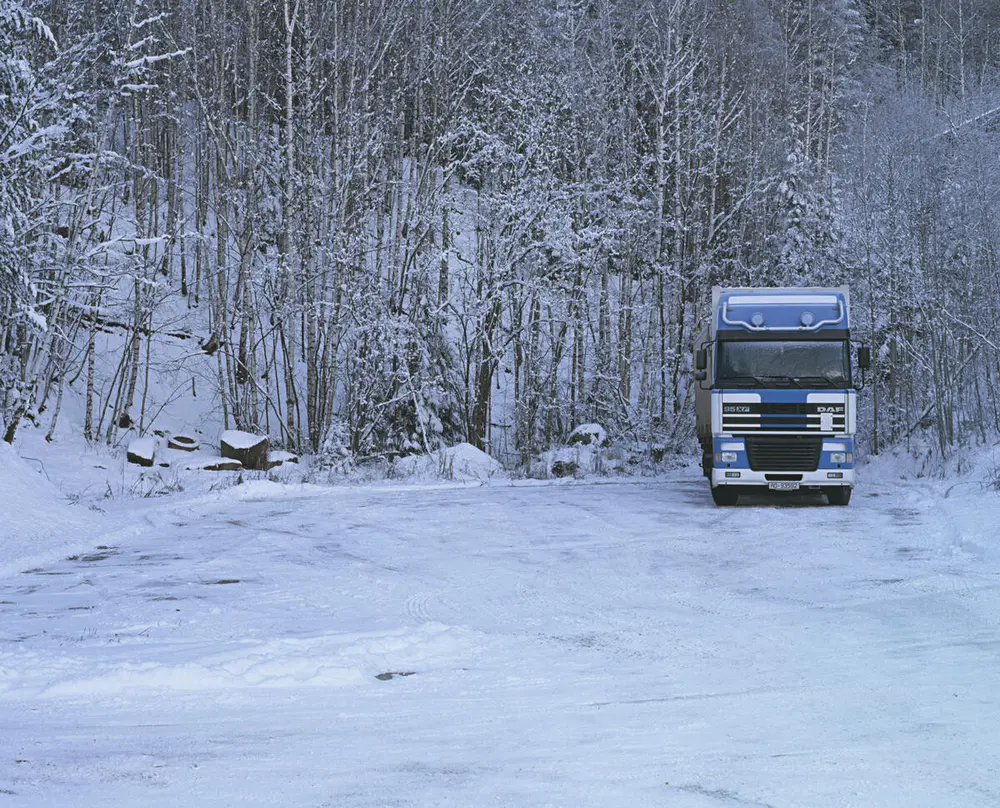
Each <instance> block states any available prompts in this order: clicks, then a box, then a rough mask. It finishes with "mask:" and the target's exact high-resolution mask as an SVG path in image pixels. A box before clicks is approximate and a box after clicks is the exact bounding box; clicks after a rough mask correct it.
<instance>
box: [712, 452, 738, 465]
mask: <svg viewBox="0 0 1000 808" xmlns="http://www.w3.org/2000/svg"><path fill="white" fill-rule="evenodd" d="M737 457H739V455H738V454H736V452H716V453H715V462H716V463H735V462H736V458H737Z"/></svg>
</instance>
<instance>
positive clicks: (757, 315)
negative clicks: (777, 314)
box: [750, 311, 764, 328]
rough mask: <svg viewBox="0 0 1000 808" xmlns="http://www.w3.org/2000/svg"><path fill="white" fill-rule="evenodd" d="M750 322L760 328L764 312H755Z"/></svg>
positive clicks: (762, 323)
mask: <svg viewBox="0 0 1000 808" xmlns="http://www.w3.org/2000/svg"><path fill="white" fill-rule="evenodd" d="M750 322H751V323H753V324H754V325H755V326H757V328H760V327H761V326H762V325H764V312H762V311H755V312H754V313H753V316H752V317H751V318H750Z"/></svg>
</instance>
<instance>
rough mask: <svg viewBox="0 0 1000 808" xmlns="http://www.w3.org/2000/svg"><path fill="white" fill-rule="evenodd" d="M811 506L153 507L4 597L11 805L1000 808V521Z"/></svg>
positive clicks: (896, 496) (697, 502)
mask: <svg viewBox="0 0 1000 808" xmlns="http://www.w3.org/2000/svg"><path fill="white" fill-rule="evenodd" d="M946 493H948V494H949V495H948V496H945V494H946ZM799 502H800V504H802V505H804V507H773V503H763V504H760V503H758V504H756V505H750V506H745V507H744V506H741V507H737V508H728V509H720V508H716V507H714V506H713V505H712V504H711V499H710V497H709V495H708V491H707V489H706V488H705V486H704V484H703V483H702V482H701V481H700V480H698V481H694V480H680V481H674V482H670V481H662V480H657V481H655V482H639V483H636V482H632V483H620V484H617V483H616V484H585V485H523V486H513V485H506V484H500V485H495V486H487V487H472V488H461V487H443V486H438V487H425V488H419V487H396V488H384V489H361V488H349V489H334V490H330V491H320V490H318V489H292V490H291V491H289V490H286V489H282V488H280V487H278V486H276V485H270V484H253V485H249V486H241V487H239V488H235V489H231V490H229V491H226V492H224V493H222V494H214V495H211V496H200V497H193V498H187V499H181V498H174V499H172V500H170V501H165V500H160V501H156V502H153V503H151V504H144V503H140V504H138V505H136V506H135V507H134V508H133V509H132V510H130V511H128V513H129V514H131V515H132V516H131V517H130V518H134V519H136V520H137V521H139V522H141V525H140V527H139V528H137V529H135V530H131V531H129V532H121V531H119V532H118V533H117V534H112V533H109V534H108V535H109V537H108V538H107V539H105V540H102V541H99V542H95V545H94V548H93V549H92V550H91V551H89V552H87V553H84V554H79V555H76V556H74V557H72V558H70V559H63V560H59V561H53V562H52V563H50V564H45V565H43V566H41V567H37V568H34V569H31V570H28V571H25V572H22V573H20V574H17V575H14V576H9V577H6V578H0V621H2V622H0V649H2V655H0V805H3V806H12V807H13V806H29V805H30V806H56V805H73V806H102V807H104V806H140V805H141V806H143V808H153V806H171V808H176V806H184V808H196V807H197V806H345V808H346V807H354V806H359V807H360V806H372V807H374V806H442V805H447V806H678V807H679V808H688V807H691V808H694V807H696V806H706V807H711V806H716V807H718V808H726V806H732V807H733V808H735V807H737V806H773V808H779V807H780V808H790V807H791V806H803V808H805V807H809V808H815V807H816V806H907V808H915V807H916V806H928V807H930V806H933V808H942V807H943V806H948V808H959V807H960V806H976V807H977V808H979V807H981V806H996V805H1000V551H998V547H997V542H996V536H997V532H998V531H997V529H996V528H995V527H994V526H995V525H997V524H998V523H1000V498H998V497H997V496H996V495H994V494H988V493H984V492H982V491H980V490H977V489H975V488H970V487H964V488H962V487H959V488H957V489H954V490H953V491H950V492H947V491H946V489H945V487H944V486H938V487H934V486H933V485H931V484H929V483H928V484H925V485H920V484H918V483H916V482H910V483H907V484H905V485H901V486H898V487H896V486H893V487H891V488H890V487H888V486H887V485H878V484H869V485H867V486H865V487H863V488H862V489H861V490H860V491H859V492H858V493H857V495H856V498H855V501H854V503H852V505H851V506H850V507H849V508H831V507H811V506H807V505H808V504H809V502H810V501H809V500H808V499H803V500H801V501H799ZM115 535H118V536H119V538H118V539H115V538H114V536H115Z"/></svg>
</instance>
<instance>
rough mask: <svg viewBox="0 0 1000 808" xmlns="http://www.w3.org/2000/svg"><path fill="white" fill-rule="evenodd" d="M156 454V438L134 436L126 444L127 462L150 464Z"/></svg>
mask: <svg viewBox="0 0 1000 808" xmlns="http://www.w3.org/2000/svg"><path fill="white" fill-rule="evenodd" d="M155 456H156V438H136V439H135V440H134V441H132V442H131V443H129V445H128V462H129V463H135V464H136V465H137V466H147V467H148V466H152V465H153V458H154V457H155Z"/></svg>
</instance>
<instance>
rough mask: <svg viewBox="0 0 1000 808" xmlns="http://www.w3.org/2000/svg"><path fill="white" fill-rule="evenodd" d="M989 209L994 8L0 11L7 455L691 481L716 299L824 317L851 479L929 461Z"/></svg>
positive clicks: (987, 241) (355, 2)
mask: <svg viewBox="0 0 1000 808" xmlns="http://www.w3.org/2000/svg"><path fill="white" fill-rule="evenodd" d="M998 203H1000V4H998V3H997V2H996V0H543V1H542V2H536V0H531V1H530V2H529V1H528V0H334V1H333V2H331V1H330V0H267V1H266V2H257V0H188V1H187V2H181V3H172V2H164V0H116V1H115V2H110V1H109V0H0V287H2V293H3V297H2V301H0V340H2V341H0V405H2V411H3V432H4V438H5V439H6V440H7V441H8V442H11V441H13V440H14V438H15V436H16V433H17V430H18V429H19V428H23V425H24V424H25V422H26V421H27V422H31V423H33V424H34V425H35V427H36V428H39V429H42V430H48V431H49V433H50V434H51V432H52V430H53V429H54V426H55V423H56V421H57V419H58V416H59V412H60V409H61V406H62V402H63V399H64V396H75V397H76V399H77V400H78V401H80V402H82V404H81V407H80V410H81V412H82V413H83V416H82V417H81V419H80V422H81V425H80V428H81V429H82V435H81V437H83V438H86V439H88V440H92V441H101V442H105V441H106V442H109V443H116V442H118V441H120V440H121V438H122V437H123V436H124V435H126V434H131V435H135V434H138V433H141V432H143V431H144V430H146V429H148V428H149V426H150V424H151V423H152V422H153V420H154V419H155V418H156V416H157V414H158V413H160V412H161V411H163V410H164V409H165V408H169V407H170V405H171V402H172V401H173V400H175V399H177V398H179V397H181V396H193V395H199V396H201V397H202V400H204V399H206V398H209V399H210V400H211V401H212V406H213V407H214V408H215V409H216V410H217V412H218V420H219V424H220V426H221V427H223V428H227V427H235V428H240V429H248V430H254V431H262V432H266V433H268V434H270V435H271V437H272V439H273V440H274V441H275V442H276V443H282V444H284V445H285V447H286V448H287V449H290V450H293V451H307V452H316V451H321V450H324V449H325V450H326V451H349V452H351V453H352V454H354V455H355V456H357V457H371V456H391V455H394V454H399V453H406V452H410V451H418V450H423V449H428V448H435V447H436V446H438V445H439V444H441V443H453V442H456V441H462V440H464V441H469V442H471V443H473V444H475V445H476V446H479V447H482V448H485V449H487V450H488V451H490V452H491V454H494V455H495V456H497V457H499V458H501V459H502V460H504V462H513V463H516V462H518V461H519V460H520V459H522V458H524V457H526V456H530V455H531V454H532V453H535V452H538V451H540V450H542V449H544V448H546V447H547V446H549V445H551V444H552V443H553V442H555V441H558V440H561V439H564V438H565V437H566V435H567V434H568V433H569V431H570V430H571V429H573V427H574V426H576V425H578V424H580V423H582V422H587V421H597V422H599V423H601V424H603V425H604V426H606V427H607V429H608V431H609V432H610V433H611V434H613V435H614V436H615V437H616V438H622V439H627V440H631V441H634V442H635V443H636V444H637V445H660V446H682V445H686V444H687V443H688V442H689V441H690V439H691V434H692V432H693V426H694V425H693V418H692V415H691V405H692V401H691V399H692V393H691V387H690V378H691V372H690V370H691V359H690V355H691V348H692V339H693V336H694V334H695V332H696V331H697V329H698V327H699V325H700V322H701V321H702V319H703V318H704V317H705V316H706V313H707V309H708V300H709V299H710V290H711V286H712V285H713V284H719V283H721V284H726V285H768V284H779V285H807V284H812V285H841V284H846V285H849V286H850V287H851V291H852V302H853V306H854V314H853V319H854V324H855V332H854V336H855V338H856V339H858V340H863V341H865V342H868V343H870V344H871V345H872V348H873V357H874V364H873V369H872V372H870V373H869V375H868V379H867V382H868V384H867V386H866V387H865V390H864V391H863V394H862V395H863V397H864V398H863V401H864V402H865V403H864V405H863V407H862V410H863V412H864V419H865V423H864V424H863V431H864V434H865V437H866V443H867V446H868V450H869V451H872V452H875V453H877V452H878V451H879V450H880V449H881V448H884V447H886V446H888V445H891V444H894V443H899V442H901V441H904V440H906V439H907V438H908V437H910V436H911V435H912V434H914V433H915V432H916V431H920V432H922V433H926V434H929V435H930V436H932V437H933V440H934V442H935V444H936V445H937V446H938V448H939V449H940V450H941V451H942V453H947V452H948V451H950V448H951V447H953V446H955V445H957V444H960V443H962V442H963V441H966V440H970V439H975V438H976V437H980V438H985V437H986V436H987V434H988V433H991V432H994V431H996V430H997V429H998V428H1000V401H998V393H997V388H998V384H1000V378H998V377H1000V329H998V322H997V321H998V317H997V315H996V308H997V305H998V300H1000V221H998V217H997V215H996V211H997V209H998ZM166 364H169V365H170V367H171V369H172V371H173V372H175V374H176V376H177V378H180V379H182V380H183V379H187V381H186V382H184V383H183V385H180V384H179V386H178V388H177V389H173V390H167V391H166V393H165V394H164V393H163V392H162V391H157V392H156V393H155V395H154V394H153V393H152V392H151V385H150V378H151V375H152V374H156V373H159V372H161V371H162V370H163V367H162V366H163V365H166ZM188 369H190V370H188ZM184 373H186V375H184ZM157 396H158V397H159V398H157ZM154 399H155V400H154Z"/></svg>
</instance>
